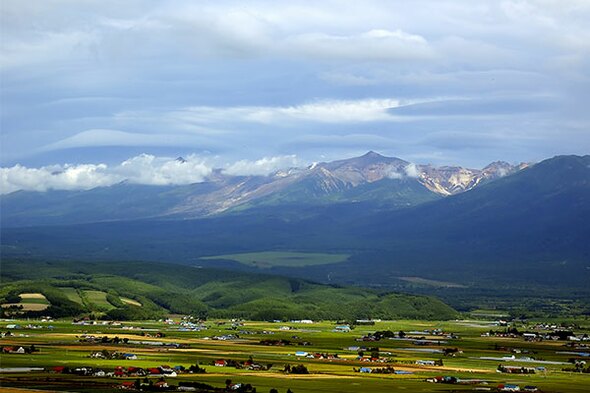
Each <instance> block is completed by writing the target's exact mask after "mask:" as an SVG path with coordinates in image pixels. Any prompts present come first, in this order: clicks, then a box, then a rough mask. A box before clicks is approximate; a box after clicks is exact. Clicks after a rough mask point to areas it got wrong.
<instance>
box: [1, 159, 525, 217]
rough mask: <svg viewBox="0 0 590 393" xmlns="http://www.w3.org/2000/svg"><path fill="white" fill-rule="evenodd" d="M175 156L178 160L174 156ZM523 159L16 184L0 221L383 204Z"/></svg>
mask: <svg viewBox="0 0 590 393" xmlns="http://www.w3.org/2000/svg"><path fill="white" fill-rule="evenodd" d="M177 160H178V161H179V162H181V163H182V162H184V159H183V158H182V157H179V158H178V159H177ZM526 166H527V164H520V165H510V164H508V163H506V162H494V163H492V164H490V165H488V166H486V167H485V168H483V169H481V170H479V169H469V168H463V167H450V166H444V167H435V166H432V165H415V164H412V163H410V162H407V161H404V160H402V159H399V158H393V157H384V156H382V155H380V154H377V153H375V152H372V151H371V152H368V153H367V154H365V155H363V156H361V157H355V158H351V159H345V160H339V161H333V162H327V163H317V164H313V165H310V166H308V167H305V168H289V169H287V170H281V171H277V172H275V173H273V174H271V175H268V176H231V175H227V174H224V172H223V171H222V170H220V169H218V170H215V171H214V172H213V173H212V175H210V176H209V177H208V178H207V179H206V180H205V181H204V182H202V183H195V184H189V185H180V186H146V185H137V184H131V183H128V182H122V183H120V184H117V185H114V186H110V187H98V188H94V189H90V190H82V191H80V190H76V191H64V190H51V191H47V192H30V191H17V192H14V193H12V194H8V195H4V196H2V197H1V199H0V203H1V204H2V211H3V214H2V224H3V225H4V226H22V225H37V224H64V223H81V222H98V221H111V220H127V219H141V218H156V217H159V218H163V217H169V218H176V219H180V218H181V219H193V218H200V217H207V216H212V215H216V214H222V213H227V212H232V211H236V210H246V209H249V208H252V207H259V206H270V205H274V206H277V205H285V204H309V205H314V204H320V205H325V204H333V203H351V202H367V201H369V202H371V203H373V204H376V205H380V206H382V207H383V208H388V209H390V208H401V207H407V206H414V205H418V204H420V203H423V202H428V201H432V200H436V199H439V198H441V197H443V196H449V195H455V194H459V193H462V192H465V191H468V190H471V189H473V188H475V187H478V186H479V185H481V184H485V183H487V182H489V181H493V180H496V179H499V178H501V177H504V176H506V175H509V174H512V173H514V172H517V171H519V170H522V169H523V168H525V167H526Z"/></svg>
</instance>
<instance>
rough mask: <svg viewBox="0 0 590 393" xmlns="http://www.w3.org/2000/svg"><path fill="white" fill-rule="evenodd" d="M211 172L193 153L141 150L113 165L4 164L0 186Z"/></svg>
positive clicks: (265, 168)
mask: <svg viewBox="0 0 590 393" xmlns="http://www.w3.org/2000/svg"><path fill="white" fill-rule="evenodd" d="M298 164H299V161H298V159H297V157H296V156H294V155H286V156H276V157H264V158H261V159H259V160H240V161H237V162H234V163H228V164H226V165H225V168H223V172H224V173H225V174H228V175H243V176H247V175H258V176H266V175H269V174H271V173H274V172H276V171H278V170H280V169H286V168H291V167H295V166H297V165H298ZM212 172H213V165H212V163H210V162H208V161H207V160H205V159H203V158H201V157H198V156H196V155H189V156H187V157H186V158H182V159H181V158H177V159H174V158H170V157H156V156H153V155H150V154H140V155H138V156H135V157H132V158H129V159H127V160H125V161H123V162H122V163H120V164H117V165H112V166H108V165H106V164H80V165H71V164H65V165H51V166H44V167H40V168H27V167H24V166H21V165H14V166H12V167H3V168H0V186H1V187H0V189H1V193H2V194H8V193H11V192H14V191H18V190H27V191H41V192H42V191H47V190H88V189H91V188H95V187H105V186H111V185H113V184H117V183H120V182H122V181H128V182H130V183H134V184H144V185H154V186H165V185H182V184H193V183H200V182H203V181H205V180H206V179H207V177H208V176H209V175H211V173H212Z"/></svg>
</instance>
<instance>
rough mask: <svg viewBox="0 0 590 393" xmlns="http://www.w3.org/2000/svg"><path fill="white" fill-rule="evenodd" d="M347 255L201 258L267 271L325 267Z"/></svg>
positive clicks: (268, 254) (257, 254)
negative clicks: (223, 260)
mask: <svg viewBox="0 0 590 393" xmlns="http://www.w3.org/2000/svg"><path fill="white" fill-rule="evenodd" d="M349 257H350V255H348V254H322V253H307V252H283V251H263V252H250V253H244V254H227V255H217V256H212V257H203V258H201V259H205V260H215V259H225V260H231V261H236V262H239V263H241V264H244V265H248V266H253V267H257V268H261V269H268V268H271V267H275V266H281V267H302V266H312V265H327V264H331V263H339V262H344V261H346V260H347V259H348V258H349Z"/></svg>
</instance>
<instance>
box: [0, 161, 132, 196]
mask: <svg viewBox="0 0 590 393" xmlns="http://www.w3.org/2000/svg"><path fill="white" fill-rule="evenodd" d="M0 174H1V186H2V187H1V188H2V190H1V192H2V194H8V193H11V192H13V191H17V190H30V191H47V190H50V189H57V190H78V189H90V188H94V187H101V186H109V185H112V184H115V183H117V182H119V181H121V180H122V179H121V178H120V177H119V176H117V175H116V174H113V173H109V171H108V167H107V166H106V165H104V164H98V165H93V164H83V165H64V166H59V165H53V166H45V167H41V168H27V167H24V166H21V165H15V166H13V167H10V168H0Z"/></svg>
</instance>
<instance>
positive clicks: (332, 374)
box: [0, 319, 590, 393]
mask: <svg viewBox="0 0 590 393" xmlns="http://www.w3.org/2000/svg"><path fill="white" fill-rule="evenodd" d="M178 322H179V320H178V319H175V321H174V323H165V322H164V321H142V322H123V323H121V324H116V325H115V324H105V325H102V324H97V325H78V324H73V323H72V322H71V321H70V320H60V321H54V322H40V321H34V320H21V321H8V320H5V321H2V322H0V331H1V332H6V331H10V332H11V333H12V335H9V336H5V337H2V338H1V339H0V345H1V346H2V347H15V346H25V347H30V346H31V345H34V346H35V348H36V349H38V352H33V353H30V354H12V353H3V354H2V355H1V358H0V360H1V367H2V373H0V382H1V383H2V386H3V387H8V386H12V387H26V388H37V389H52V390H63V391H66V390H67V391H95V392H98V391H116V387H117V386H119V385H120V384H121V383H122V382H123V381H135V380H136V378H131V377H122V378H108V377H94V376H76V375H69V374H55V373H49V372H47V371H33V372H28V373H16V372H11V371H10V370H6V369H10V368H18V367H39V368H44V369H50V368H52V367H55V366H67V367H70V368H75V367H83V366H86V367H88V366H90V367H93V368H95V369H102V370H104V371H112V370H114V369H115V367H117V366H124V367H130V366H133V367H142V368H150V367H157V366H160V365H170V366H172V367H174V366H176V365H182V366H184V367H187V368H188V367H189V366H190V365H193V364H195V363H198V364H199V365H200V366H201V367H204V368H205V370H206V373H204V374H182V373H181V374H178V376H177V377H175V378H166V380H167V382H168V383H170V384H173V385H178V383H179V382H182V381H185V382H186V381H198V382H201V383H206V384H209V385H212V386H214V387H217V388H223V387H224V386H225V381H226V380H227V379H230V380H231V381H232V383H243V384H247V383H248V384H251V385H253V386H254V387H255V388H256V389H257V390H256V391H257V392H269V391H270V389H273V388H275V389H277V390H278V391H279V392H281V393H284V392H286V391H287V389H291V391H292V392H293V393H312V392H392V391H406V392H432V391H437V392H451V391H454V392H457V391H473V390H474V389H475V390H488V389H489V390H491V391H496V390H497V389H496V387H497V385H499V384H506V383H512V384H518V385H520V387H521V388H523V387H524V386H525V385H534V386H537V387H538V389H539V390H540V391H543V392H580V393H581V392H587V391H588V390H589V389H590V374H581V373H572V372H565V371H562V369H563V368H565V367H571V364H570V365H565V364H547V363H544V362H567V361H568V359H569V358H571V357H572V355H571V354H560V353H558V352H562V351H566V352H567V351H574V350H573V349H570V348H568V347H566V346H565V345H566V344H567V342H566V341H553V340H545V341H540V342H528V341H524V340H523V338H522V337H518V338H507V337H482V333H485V332H488V331H490V330H503V329H506V328H505V327H499V326H496V325H495V324H494V323H493V322H492V321H485V320H482V319H472V320H454V321H423V320H399V321H379V322H376V323H375V325H372V326H369V325H367V326H365V325H358V326H356V327H354V329H353V330H351V331H350V332H335V331H334V328H335V326H336V325H337V323H336V322H334V321H324V322H315V323H312V324H309V323H298V322H276V323H273V322H254V321H242V322H239V323H237V322H233V323H232V322H231V321H228V320H209V321H206V322H204V323H203V326H202V328H201V329H200V330H199V331H193V330H188V331H185V329H186V325H185V327H183V326H181V325H179V324H178ZM569 323H573V324H575V325H576V328H575V332H576V334H581V333H588V332H590V322H589V321H588V320H574V321H569ZM15 324H16V325H18V327H17V328H15V327H14V326H11V328H10V329H9V327H8V325H15ZM192 326H194V325H192ZM514 327H516V328H517V329H519V330H521V331H523V330H526V331H534V330H535V326H534V324H533V323H532V322H528V323H527V324H524V323H518V324H516V325H514ZM434 329H439V331H441V332H442V333H441V334H439V335H434V334H433V330H434ZM386 330H390V331H392V332H399V331H404V332H405V333H406V337H405V339H381V340H380V341H358V340H357V339H360V338H361V337H362V336H364V335H367V334H370V333H373V332H376V331H386ZM158 333H160V334H158ZM451 333H452V334H453V336H447V335H449V334H451ZM158 335H160V336H161V335H164V337H156V336H158ZM88 336H96V337H99V338H102V337H107V338H109V339H112V338H114V337H118V338H119V339H121V340H123V339H128V340H130V342H127V343H126V344H125V343H119V344H115V343H112V342H111V343H106V342H105V343H103V342H101V341H100V340H99V341H97V342H81V340H84V337H88ZM450 337H453V338H450ZM215 338H218V339H215ZM420 338H423V340H420ZM424 339H425V340H430V341H424ZM261 340H274V341H275V342H277V341H278V340H285V341H284V342H287V341H288V342H289V343H288V345H262V344H261ZM162 344H167V345H162ZM172 344H174V346H172ZM356 347H366V349H364V350H363V348H359V349H357V348H356ZM377 348H378V351H379V357H380V358H381V359H383V361H384V362H383V363H377V362H361V361H359V360H357V357H358V356H359V354H358V351H359V350H363V354H364V356H365V357H369V356H370V354H371V353H372V352H373V353H374V351H375V350H376V349H377ZM444 348H457V349H458V350H459V351H460V352H458V353H457V354H456V356H444V355H443V354H442V353H439V352H438V351H441V350H442V349H444ZM102 350H107V351H110V352H115V351H116V352H121V353H131V354H134V355H136V356H137V359H134V360H121V359H97V358H90V357H89V356H90V354H91V353H93V352H97V351H102ZM299 351H303V352H307V353H309V354H314V353H323V354H330V355H334V354H337V355H338V358H334V359H316V358H308V357H305V356H297V355H296V353H297V352H299ZM515 352H516V355H515V357H516V358H527V357H530V358H534V359H536V360H534V361H533V360H528V361H525V360H523V361H498V360H482V359H479V358H480V357H497V358H500V357H508V356H511V355H512V354H514V353H515ZM586 352H587V350H586ZM250 357H251V358H252V360H253V361H254V362H255V363H256V364H260V365H261V366H262V369H260V370H248V369H246V368H239V369H236V368H234V367H216V366H213V362H214V361H215V360H218V359H225V360H235V361H239V362H245V361H246V360H248V359H249V358H250ZM417 360H425V361H428V360H434V361H438V360H442V362H443V365H442V366H440V365H437V366H433V365H417V364H416V361H417ZM500 363H502V364H504V365H507V366H509V365H510V366H512V365H514V366H516V365H518V366H521V365H522V366H525V367H540V366H542V367H545V371H537V372H536V373H535V374H526V375H523V374H503V373H498V372H496V368H497V367H498V364H500ZM286 364H289V365H291V366H294V365H298V364H303V365H305V367H306V368H307V369H308V370H309V374H303V375H297V374H293V373H290V374H286V373H284V372H283V370H284V367H285V365H286ZM387 366H391V367H393V368H394V369H395V370H396V371H398V372H404V373H403V374H376V373H370V374H369V373H366V374H365V373H359V372H355V371H354V370H353V369H359V368H360V367H370V368H372V369H376V368H381V367H387ZM267 368H268V369H267ZM7 371H8V372H7ZM435 376H454V377H457V378H459V379H461V380H474V381H475V380H477V383H476V384H440V383H436V384H435V383H428V382H425V380H426V378H429V377H435ZM150 379H152V380H154V381H155V380H158V377H150Z"/></svg>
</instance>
